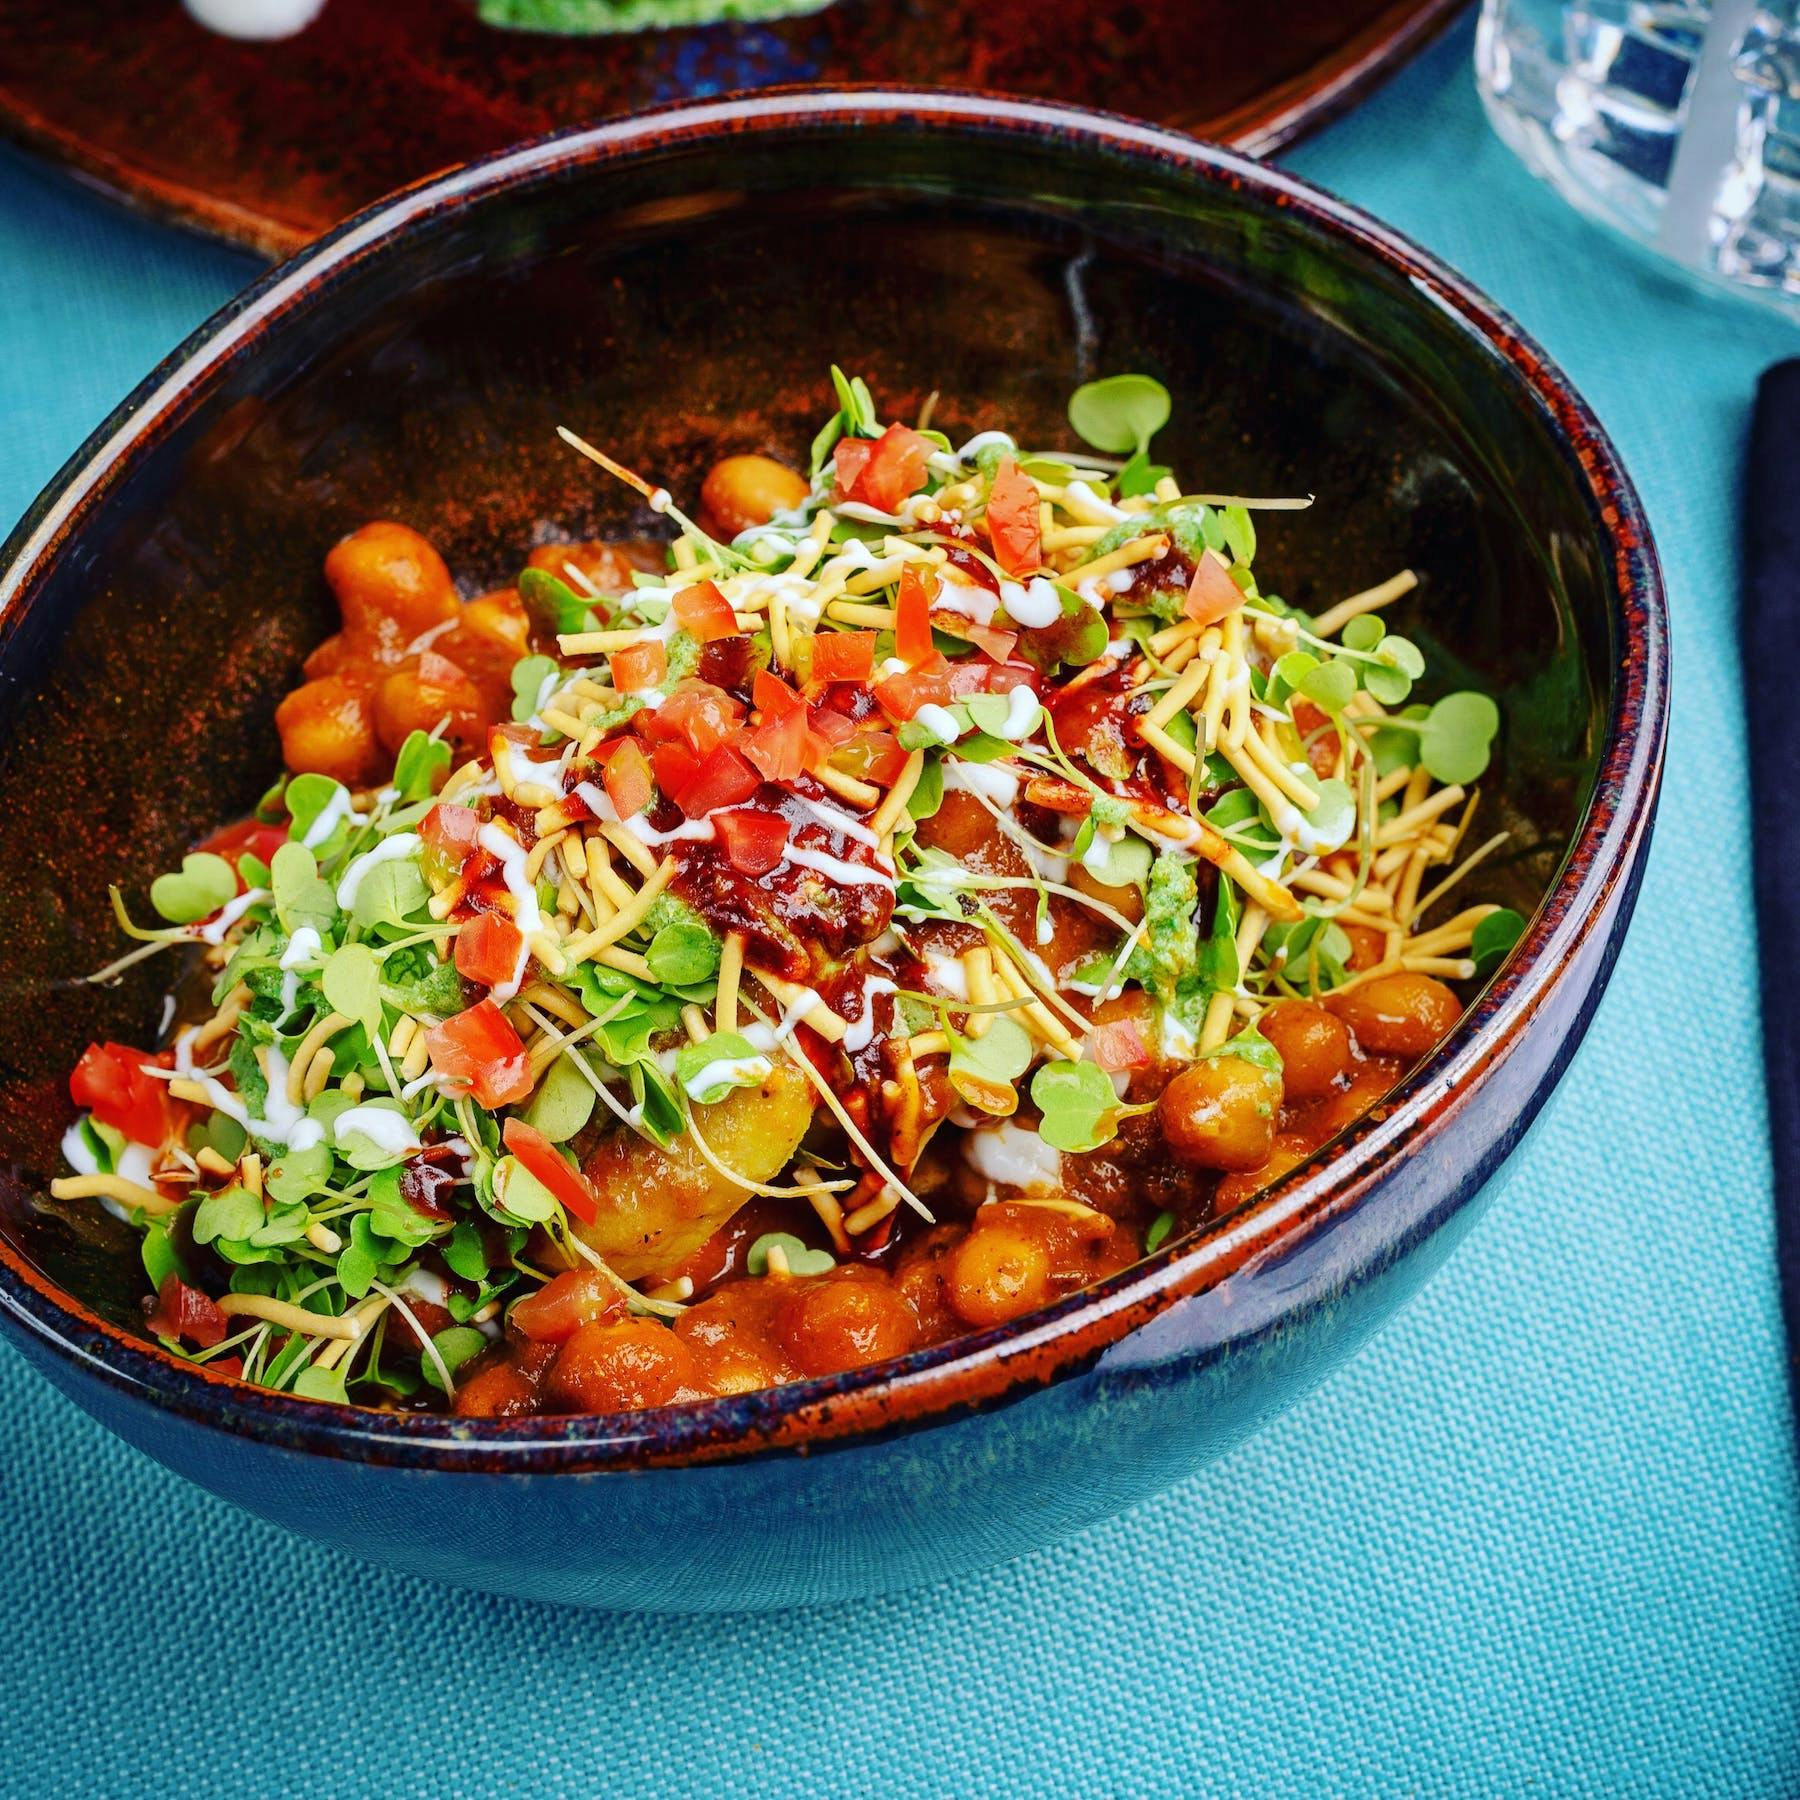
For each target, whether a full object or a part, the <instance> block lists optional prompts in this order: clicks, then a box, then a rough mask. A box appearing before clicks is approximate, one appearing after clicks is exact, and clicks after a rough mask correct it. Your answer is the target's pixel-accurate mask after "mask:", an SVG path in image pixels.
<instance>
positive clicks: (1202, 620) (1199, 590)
mask: <svg viewBox="0 0 1800 1800" xmlns="http://www.w3.org/2000/svg"><path fill="white" fill-rule="evenodd" d="M1243 604H1244V590H1243V589H1242V588H1241V587H1239V586H1238V584H1237V583H1236V582H1235V581H1233V580H1232V579H1231V577H1230V575H1229V574H1227V573H1226V569H1225V564H1224V563H1223V562H1221V561H1220V560H1219V558H1218V557H1216V556H1215V555H1213V553H1212V552H1211V551H1210V550H1203V551H1202V552H1201V553H1200V561H1199V564H1198V566H1197V567H1196V568H1195V570H1194V579H1193V580H1192V581H1190V582H1189V583H1188V591H1187V599H1186V600H1184V601H1183V602H1182V606H1181V610H1182V611H1183V612H1184V613H1186V614H1187V616H1188V617H1189V618H1190V619H1193V620H1194V621H1196V623H1198V624H1201V625H1216V624H1217V623H1218V622H1219V620H1221V619H1222V618H1224V617H1225V616H1226V614H1227V613H1234V612H1236V611H1237V609H1238V608H1239V607H1240V606H1242V605H1243Z"/></svg>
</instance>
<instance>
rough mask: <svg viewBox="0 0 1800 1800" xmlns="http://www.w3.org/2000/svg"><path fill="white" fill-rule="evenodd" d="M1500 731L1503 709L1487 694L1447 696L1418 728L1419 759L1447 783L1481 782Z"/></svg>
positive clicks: (1437, 778) (1434, 775)
mask: <svg viewBox="0 0 1800 1800" xmlns="http://www.w3.org/2000/svg"><path fill="white" fill-rule="evenodd" d="M1390 641H1391V640H1390ZM1383 648H1386V646H1385V645H1384V646H1383ZM1499 729H1500V709H1499V708H1498V707H1497V706H1496V705H1495V704H1494V703H1493V701H1492V700H1490V699H1489V698H1488V696H1487V695H1486V694H1475V693H1460V694H1446V695H1445V696H1444V698H1443V699H1442V700H1440V701H1439V702H1438V703H1437V705H1435V706H1434V707H1433V708H1432V709H1431V711H1430V712H1429V713H1427V714H1426V715H1425V719H1424V722H1423V723H1422V724H1421V725H1420V727H1419V760H1420V762H1422V763H1423V764H1424V765H1425V767H1426V768H1427V769H1428V770H1430V772H1431V774H1432V776H1433V778H1434V779H1436V780H1438V781H1442V782H1444V783H1446V784H1448V783H1451V782H1458V783H1464V784H1466V783H1468V782H1471V781H1475V780H1478V779H1479V778H1480V776H1481V775H1482V773H1483V772H1484V771H1485V770H1486V768H1487V766H1488V754H1489V748H1490V746H1491V745H1492V743H1493V741H1494V733H1495V732H1497V731H1498V730H1499Z"/></svg>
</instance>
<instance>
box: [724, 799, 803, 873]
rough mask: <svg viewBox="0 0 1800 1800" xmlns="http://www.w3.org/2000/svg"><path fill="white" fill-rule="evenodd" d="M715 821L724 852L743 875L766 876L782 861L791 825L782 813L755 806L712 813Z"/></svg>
mask: <svg viewBox="0 0 1800 1800" xmlns="http://www.w3.org/2000/svg"><path fill="white" fill-rule="evenodd" d="M713 824H714V826H715V827H716V828H717V830H718V833H719V841H720V843H722V844H723V845H724V846H725V855H726V857H727V858H728V859H729V861H730V863H731V866H732V867H733V868H734V869H736V870H737V872H738V873H739V874H740V875H766V874H768V872H769V871H770V870H771V869H772V868H774V867H775V865H776V864H777V863H778V862H780V861H781V853H782V851H783V850H784V849H786V848H787V839H788V824H787V820H786V819H784V818H783V817H782V816H781V814H780V813H766V812H758V811H757V810H756V809H755V808H754V807H743V808H741V809H729V810H727V811H725V812H716V813H714V814H713Z"/></svg>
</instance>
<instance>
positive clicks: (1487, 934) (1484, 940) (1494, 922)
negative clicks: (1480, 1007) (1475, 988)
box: [1469, 906, 1525, 981]
mask: <svg viewBox="0 0 1800 1800" xmlns="http://www.w3.org/2000/svg"><path fill="white" fill-rule="evenodd" d="M1524 932H1525V921H1524V920H1523V919H1522V918H1521V917H1520V916H1519V915H1518V914H1517V913H1516V912H1514V911H1513V909H1512V908H1511V907H1510V906H1503V907H1501V908H1500V909H1499V910H1498V911H1497V912H1491V913H1489V914H1488V916H1487V917H1486V918H1485V919H1483V920H1482V921H1481V922H1480V923H1479V924H1478V925H1477V926H1476V927H1475V932H1474V936H1473V938H1472V939H1471V941H1470V944H1469V955H1470V957H1471V958H1472V959H1473V961H1474V964H1475V976H1476V979H1477V980H1478V981H1485V980H1486V979H1487V977H1488V976H1490V975H1491V974H1493V972H1494V971H1495V970H1496V969H1497V968H1499V966H1500V965H1501V963H1503V962H1504V961H1505V960H1506V958H1507V956H1508V954H1509V953H1510V952H1511V950H1512V947H1513V945H1514V944H1516V943H1517V942H1518V941H1519V939H1520V938H1521V937H1522V936H1523V935H1524Z"/></svg>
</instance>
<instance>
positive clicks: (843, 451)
mask: <svg viewBox="0 0 1800 1800" xmlns="http://www.w3.org/2000/svg"><path fill="white" fill-rule="evenodd" d="M874 455H875V440H874V439H873V438H852V437H841V438H839V439H838V441H837V443H836V445H835V446H833V448H832V452H831V468H832V479H833V481H834V482H835V483H836V484H837V491H838V493H839V495H840V496H841V497H842V498H843V499H845V500H854V499H855V498H856V497H857V494H856V484H857V483H858V482H859V481H861V480H862V478H863V471H864V470H865V469H867V468H868V466H869V464H870V462H871V461H872V460H873V458H874Z"/></svg>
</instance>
